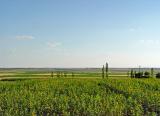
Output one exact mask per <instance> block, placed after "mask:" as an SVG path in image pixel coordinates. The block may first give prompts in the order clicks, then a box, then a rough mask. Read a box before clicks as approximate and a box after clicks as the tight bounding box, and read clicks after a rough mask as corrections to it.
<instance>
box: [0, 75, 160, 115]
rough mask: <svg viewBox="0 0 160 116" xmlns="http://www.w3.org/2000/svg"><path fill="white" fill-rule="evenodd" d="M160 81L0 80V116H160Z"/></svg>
mask: <svg viewBox="0 0 160 116" xmlns="http://www.w3.org/2000/svg"><path fill="white" fill-rule="evenodd" d="M159 88H160V80H156V79H146V80H141V79H139V80H137V79H123V80H118V79H106V80H105V79H104V80H103V79H65V78H61V79H43V80H24V81H14V82H1V81H0V115H13V114H14V115H15V116H17V115H19V116H21V115H72V116H75V115H104V116H105V115H110V116H121V115H160V91H159Z"/></svg>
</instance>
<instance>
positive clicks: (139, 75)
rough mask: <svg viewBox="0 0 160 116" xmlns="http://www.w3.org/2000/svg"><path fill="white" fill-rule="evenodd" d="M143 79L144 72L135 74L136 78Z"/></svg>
mask: <svg viewBox="0 0 160 116" xmlns="http://www.w3.org/2000/svg"><path fill="white" fill-rule="evenodd" d="M142 77H143V72H138V73H135V78H142Z"/></svg>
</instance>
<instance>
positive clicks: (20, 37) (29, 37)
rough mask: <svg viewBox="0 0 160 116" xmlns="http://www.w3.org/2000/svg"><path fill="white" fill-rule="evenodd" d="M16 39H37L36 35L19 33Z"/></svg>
mask: <svg viewBox="0 0 160 116" xmlns="http://www.w3.org/2000/svg"><path fill="white" fill-rule="evenodd" d="M16 39H17V40H32V39H35V37H33V36H30V35H19V36H16Z"/></svg>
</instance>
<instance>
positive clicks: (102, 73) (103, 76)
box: [102, 65, 104, 78]
mask: <svg viewBox="0 0 160 116" xmlns="http://www.w3.org/2000/svg"><path fill="white" fill-rule="evenodd" d="M102 78H104V65H103V67H102Z"/></svg>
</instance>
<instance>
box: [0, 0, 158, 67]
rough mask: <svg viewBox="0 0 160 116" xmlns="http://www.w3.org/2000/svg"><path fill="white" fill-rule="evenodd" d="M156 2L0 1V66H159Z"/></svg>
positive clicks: (100, 0) (81, 0) (155, 0)
mask: <svg viewBox="0 0 160 116" xmlns="http://www.w3.org/2000/svg"><path fill="white" fill-rule="evenodd" d="M159 6H160V1H159V0H1V1H0V67H2V68H6V67H43V68H44V67H57V68H67V67H70V68H71V67H101V66H102V65H103V64H105V62H108V63H109V66H110V67H138V66H141V67H160V7H159Z"/></svg>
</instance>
